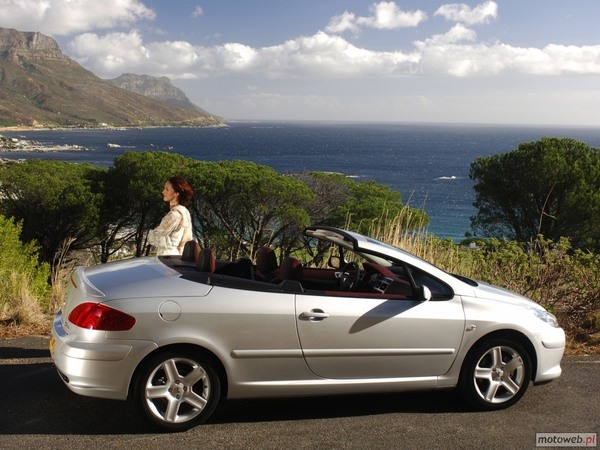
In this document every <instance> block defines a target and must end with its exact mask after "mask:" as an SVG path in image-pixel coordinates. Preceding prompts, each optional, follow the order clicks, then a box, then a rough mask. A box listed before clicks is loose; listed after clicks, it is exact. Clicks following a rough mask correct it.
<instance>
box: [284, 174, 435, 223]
mask: <svg viewBox="0 0 600 450" xmlns="http://www.w3.org/2000/svg"><path fill="white" fill-rule="evenodd" d="M295 176H296V177H297V178H298V179H300V180H302V181H303V182H304V183H306V184H307V185H308V186H309V187H310V188H311V190H312V191H313V193H314V194H315V199H314V201H312V202H311V203H310V204H309V205H307V210H308V211H309V213H310V215H311V220H312V223H315V224H324V225H332V226H338V227H345V226H351V227H352V228H355V229H357V231H359V232H368V230H370V229H371V228H372V227H373V224H378V225H379V226H380V227H383V228H385V227H386V225H388V224H390V223H391V222H392V221H395V220H396V219H397V218H398V216H399V215H401V213H402V217H403V223H401V226H402V227H403V228H405V229H414V228H417V227H422V226H425V225H427V224H428V223H429V218H428V217H427V215H426V214H425V212H424V211H422V210H419V209H413V208H409V210H410V211H409V213H407V211H406V209H407V206H406V205H403V204H402V195H401V194H400V193H399V192H398V191H394V190H393V189H391V188H390V187H389V186H385V185H382V184H379V183H376V182H375V181H361V182H357V181H355V180H353V179H350V178H348V177H346V176H344V175H343V174H337V173H326V172H310V173H302V174H298V175H295Z"/></svg>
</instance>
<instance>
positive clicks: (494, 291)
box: [473, 281, 541, 308]
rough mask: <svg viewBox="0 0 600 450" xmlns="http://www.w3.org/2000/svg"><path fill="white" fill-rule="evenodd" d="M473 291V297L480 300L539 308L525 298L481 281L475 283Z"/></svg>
mask: <svg viewBox="0 0 600 450" xmlns="http://www.w3.org/2000/svg"><path fill="white" fill-rule="evenodd" d="M473 291H474V292H473V293H474V296H475V297H477V298H480V299H487V300H494V301H499V302H503V303H507V304H511V305H515V306H524V307H533V308H541V306H539V305H538V304H537V303H536V302H534V301H533V300H531V299H529V298H527V297H524V296H522V295H520V294H517V293H516V292H512V291H509V290H508V289H504V288H501V287H499V286H494V285H492V284H488V283H484V282H482V281H477V287H475V288H474V289H473Z"/></svg>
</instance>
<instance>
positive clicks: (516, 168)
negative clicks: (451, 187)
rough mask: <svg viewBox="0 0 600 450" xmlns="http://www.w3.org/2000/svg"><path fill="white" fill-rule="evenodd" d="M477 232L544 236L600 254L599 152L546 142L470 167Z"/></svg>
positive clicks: (569, 142) (481, 160)
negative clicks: (599, 251) (565, 238)
mask: <svg viewBox="0 0 600 450" xmlns="http://www.w3.org/2000/svg"><path fill="white" fill-rule="evenodd" d="M470 176H471V179H473V180H475V186H474V189H475V193H476V198H475V203H474V206H475V207H476V208H477V210H478V212H477V214H476V215H475V216H473V217H472V218H471V224H472V226H473V228H474V230H477V231H481V232H483V234H484V235H487V236H491V237H506V238H509V239H515V240H518V241H522V242H526V241H530V240H533V239H535V238H536V236H537V235H539V234H541V235H543V236H545V237H546V238H549V239H552V240H554V241H557V240H558V239H559V238H560V237H563V236H564V237H568V238H570V240H571V242H572V244H573V246H574V247H578V248H590V249H596V250H598V249H600V226H599V225H598V224H599V223H600V151H599V150H598V149H594V148H591V147H589V146H588V145H587V144H585V143H583V142H579V141H576V140H573V139H569V138H542V139H541V140H539V141H537V142H528V143H523V144H520V145H519V147H518V148H517V149H516V150H513V151H511V152H509V153H505V154H499V155H493V156H489V157H484V158H478V159H477V160H476V161H475V162H473V163H472V164H471V172H470Z"/></svg>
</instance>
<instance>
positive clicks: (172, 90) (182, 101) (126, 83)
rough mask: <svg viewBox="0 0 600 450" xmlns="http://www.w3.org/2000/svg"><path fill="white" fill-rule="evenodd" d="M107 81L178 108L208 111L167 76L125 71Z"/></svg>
mask: <svg viewBox="0 0 600 450" xmlns="http://www.w3.org/2000/svg"><path fill="white" fill-rule="evenodd" d="M106 81H108V82H109V83H112V84H114V85H115V86H118V87H120V88H121V89H125V90H128V91H131V92H135V93H136V94H140V95H144V96H146V97H150V98H153V99H154V100H158V101H159V102H163V103H166V104H167V105H171V106H174V107H176V108H181V109H189V110H191V111H199V112H202V113H205V114H206V111H204V110H203V109H202V108H200V107H198V106H197V105H195V104H194V103H192V102H191V100H190V99H189V98H187V96H186V95H185V93H184V92H183V91H182V90H181V89H179V88H177V87H175V86H173V84H172V83H171V80H170V79H169V78H167V77H152V76H150V75H136V74H133V73H124V74H122V75H121V76H119V77H117V78H113V79H112V80H106Z"/></svg>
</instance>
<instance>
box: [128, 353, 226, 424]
mask: <svg viewBox="0 0 600 450" xmlns="http://www.w3.org/2000/svg"><path fill="white" fill-rule="evenodd" d="M132 394H133V400H134V402H135V405H136V407H137V408H138V410H139V411H140V413H141V414H142V416H143V417H144V418H145V419H146V420H147V421H149V422H150V424H152V425H153V426H155V427H158V428H160V429H162V430H166V431H183V430H187V429H189V428H191V427H193V426H195V425H198V424H200V423H203V422H204V421H206V420H207V419H208V418H209V417H210V415H211V414H212V413H213V411H214V410H215V408H216V407H217V405H218V403H219V399H220V396H221V383H220V380H219V377H218V375H217V372H216V371H215V369H214V367H213V364H212V363H211V362H210V360H208V359H207V358H205V357H203V356H201V355H199V354H195V353H193V352H185V351H170V352H164V353H160V354H157V355H154V356H152V357H151V358H150V359H149V360H147V361H146V362H145V363H144V364H143V366H142V367H141V368H140V370H139V372H138V373H137V376H136V379H135V382H134V385H133V392H132Z"/></svg>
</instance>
